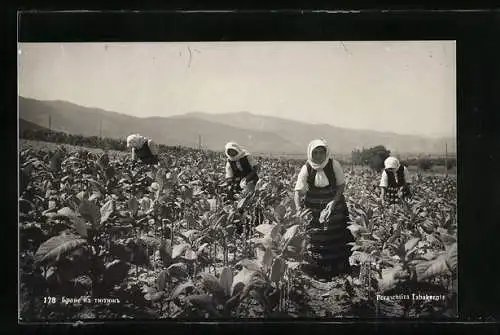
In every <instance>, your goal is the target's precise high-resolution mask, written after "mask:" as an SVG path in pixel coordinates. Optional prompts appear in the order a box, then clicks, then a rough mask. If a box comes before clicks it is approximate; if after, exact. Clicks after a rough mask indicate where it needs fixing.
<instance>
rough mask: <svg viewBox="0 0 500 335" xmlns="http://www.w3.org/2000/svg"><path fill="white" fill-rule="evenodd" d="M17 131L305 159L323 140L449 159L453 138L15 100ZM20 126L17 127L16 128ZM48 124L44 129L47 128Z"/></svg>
mask: <svg viewBox="0 0 500 335" xmlns="http://www.w3.org/2000/svg"><path fill="white" fill-rule="evenodd" d="M19 118H20V127H21V126H23V125H25V126H26V125H30V127H32V128H33V127H36V125H38V126H40V127H46V128H48V127H49V126H50V128H51V129H52V130H57V131H65V132H68V133H70V134H80V135H84V136H103V137H110V138H126V136H127V135H129V134H131V133H141V134H143V135H145V136H148V137H151V138H153V139H154V140H155V141H156V142H157V143H161V144H166V145H181V146H186V147H193V148H196V147H198V145H199V141H200V140H201V145H202V147H203V148H207V149H210V150H216V151H221V150H223V148H224V145H225V143H226V142H228V141H236V142H238V143H239V144H240V145H242V146H244V147H245V148H247V149H248V150H249V151H250V152H254V153H283V154H305V151H306V148H307V144H308V143H309V141H310V140H311V139H314V138H319V137H322V138H325V139H326V140H327V141H328V143H329V145H330V147H331V149H332V151H333V152H334V153H337V154H349V153H350V152H351V151H352V150H353V149H355V148H361V147H365V148H367V147H371V146H375V145H384V146H386V147H387V148H389V149H390V150H391V151H396V152H398V153H400V154H401V153H405V154H422V153H425V154H433V155H434V154H443V152H444V143H445V141H446V143H447V145H448V152H449V153H454V152H455V146H456V140H455V138H452V137H450V138H428V137H423V136H415V135H402V134H396V133H388V132H380V131H374V130H358V129H349V128H341V127H336V126H332V125H328V124H310V123H304V122H299V121H293V120H289V119H284V118H277V117H270V116H263V115H256V114H253V113H249V112H245V111H244V112H234V113H225V114H208V113H202V112H191V113H187V114H183V115H175V116H170V117H146V118H139V117H134V116H130V115H125V114H120V113H117V112H112V111H105V110H103V109H99V108H89V107H84V106H80V105H76V104H73V103H70V102H67V101H60V100H57V101H41V100H35V99H31V98H25V97H19ZM21 121H22V122H21ZM49 122H50V124H49Z"/></svg>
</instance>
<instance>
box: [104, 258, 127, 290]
mask: <svg viewBox="0 0 500 335" xmlns="http://www.w3.org/2000/svg"><path fill="white" fill-rule="evenodd" d="M105 268H106V269H105V271H104V274H103V280H104V282H105V283H106V284H108V285H117V284H120V283H121V282H122V281H123V280H124V279H125V278H126V277H127V275H128V271H129V269H130V264H128V263H126V262H123V261H121V260H115V261H112V262H110V263H108V264H106V266H105Z"/></svg>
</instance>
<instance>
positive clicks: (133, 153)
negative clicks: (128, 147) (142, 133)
mask: <svg viewBox="0 0 500 335" xmlns="http://www.w3.org/2000/svg"><path fill="white" fill-rule="evenodd" d="M132 160H133V161H135V148H134V147H132Z"/></svg>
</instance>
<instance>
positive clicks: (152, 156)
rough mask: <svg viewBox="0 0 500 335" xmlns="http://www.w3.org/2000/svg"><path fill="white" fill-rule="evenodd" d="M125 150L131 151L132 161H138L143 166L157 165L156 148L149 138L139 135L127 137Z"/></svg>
mask: <svg viewBox="0 0 500 335" xmlns="http://www.w3.org/2000/svg"><path fill="white" fill-rule="evenodd" d="M127 148H129V149H132V160H134V161H135V160H137V159H140V160H141V161H142V162H143V163H145V164H158V163H159V159H158V146H157V145H156V143H154V142H153V140H151V139H150V138H147V137H145V136H142V135H140V134H132V135H129V136H128V137H127Z"/></svg>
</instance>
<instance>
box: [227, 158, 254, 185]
mask: <svg viewBox="0 0 500 335" xmlns="http://www.w3.org/2000/svg"><path fill="white" fill-rule="evenodd" d="M228 162H229V165H231V170H233V176H234V178H238V179H241V178H244V177H246V176H248V174H249V173H250V172H252V167H251V166H250V163H249V162H248V158H247V157H246V156H245V157H243V158H241V159H240V160H239V162H240V165H241V168H242V169H243V171H242V170H240V169H238V166H237V165H236V161H232V160H229V159H228ZM257 180H259V177H258V176H257V174H256V175H255V176H254V177H253V178H251V179H250V180H247V181H257Z"/></svg>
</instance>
